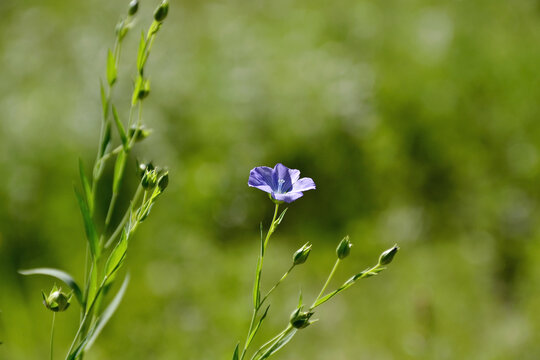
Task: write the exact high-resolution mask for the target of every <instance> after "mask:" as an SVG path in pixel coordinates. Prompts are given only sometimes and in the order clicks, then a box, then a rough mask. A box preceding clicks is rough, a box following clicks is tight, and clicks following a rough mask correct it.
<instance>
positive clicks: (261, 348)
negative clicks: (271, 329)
mask: <svg viewBox="0 0 540 360" xmlns="http://www.w3.org/2000/svg"><path fill="white" fill-rule="evenodd" d="M292 328H293V327H292V326H291V324H289V325H288V326H287V327H286V328H285V330H283V331H282V332H280V333H279V334H277V335H276V336H274V337H273V338H272V339H270V340H268V341H267V342H265V343H264V344H263V345H262V346H261V347H260V348H259V350H257V351H256V352H255V354H253V356H252V357H251V360H254V359H256V357H257V355H259V354H260V353H261V352H262V351H264V350H265V349H266V348H268V347H270V346H271V345H273V344H275V343H277V342H278V341H280V340H281V339H283V338H284V337H285V336H287V334H288V333H289V331H291V330H292Z"/></svg>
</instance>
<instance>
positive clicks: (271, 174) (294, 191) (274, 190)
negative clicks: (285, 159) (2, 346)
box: [248, 164, 315, 203]
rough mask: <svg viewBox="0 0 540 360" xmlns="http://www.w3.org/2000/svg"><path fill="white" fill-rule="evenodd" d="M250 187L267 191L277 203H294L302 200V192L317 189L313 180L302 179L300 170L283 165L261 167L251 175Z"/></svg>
mask: <svg viewBox="0 0 540 360" xmlns="http://www.w3.org/2000/svg"><path fill="white" fill-rule="evenodd" d="M248 185H249V186H251V187H255V188H257V189H259V190H262V191H266V192H267V193H269V194H270V196H271V198H272V199H274V200H277V201H285V202H287V203H290V202H293V201H294V200H296V199H299V198H301V197H302V196H303V195H304V194H303V193H302V191H307V190H312V189H315V183H314V182H313V180H312V179H311V178H307V177H305V178H301V179H300V170H295V169H289V168H288V167H286V166H285V165H283V164H277V165H276V166H274V168H273V169H272V168H269V167H268V166H259V167H256V168H254V169H253V170H251V172H250V173H249V180H248Z"/></svg>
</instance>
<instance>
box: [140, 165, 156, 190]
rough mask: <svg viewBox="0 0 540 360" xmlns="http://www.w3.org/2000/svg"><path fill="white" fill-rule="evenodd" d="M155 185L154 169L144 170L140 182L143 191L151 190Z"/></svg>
mask: <svg viewBox="0 0 540 360" xmlns="http://www.w3.org/2000/svg"><path fill="white" fill-rule="evenodd" d="M156 184H157V172H156V170H155V169H152V170H148V169H146V171H145V173H144V176H143V177H142V180H141V185H142V187H143V188H145V189H153V188H154V187H155V186H156Z"/></svg>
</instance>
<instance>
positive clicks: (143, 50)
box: [137, 32, 146, 74]
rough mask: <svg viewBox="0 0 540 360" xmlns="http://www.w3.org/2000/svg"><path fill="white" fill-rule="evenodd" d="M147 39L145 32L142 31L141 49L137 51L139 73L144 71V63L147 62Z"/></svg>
mask: <svg viewBox="0 0 540 360" xmlns="http://www.w3.org/2000/svg"><path fill="white" fill-rule="evenodd" d="M145 58H146V40H145V38H144V32H142V33H141V41H140V42H139V50H138V52H137V70H138V71H139V74H142V73H143V69H144V63H145V62H146V59H145Z"/></svg>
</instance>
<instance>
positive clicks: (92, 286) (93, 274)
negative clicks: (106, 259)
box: [84, 261, 98, 313]
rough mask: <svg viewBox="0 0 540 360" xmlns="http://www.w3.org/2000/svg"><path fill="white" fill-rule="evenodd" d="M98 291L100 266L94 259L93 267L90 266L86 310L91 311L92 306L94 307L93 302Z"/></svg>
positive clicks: (86, 311)
mask: <svg viewBox="0 0 540 360" xmlns="http://www.w3.org/2000/svg"><path fill="white" fill-rule="evenodd" d="M97 293H98V266H97V262H96V261H94V263H93V264H92V267H91V268H90V279H89V281H88V284H87V288H86V301H85V304H86V305H85V309H84V312H85V313H88V312H89V311H90V308H91V307H92V304H93V303H94V300H95V299H96V295H97Z"/></svg>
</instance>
